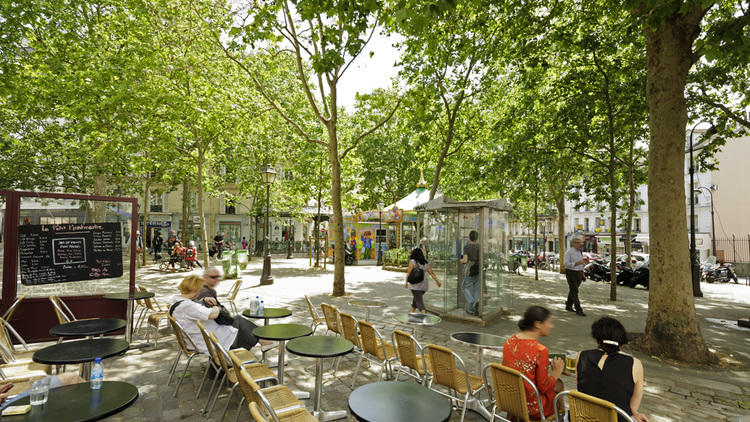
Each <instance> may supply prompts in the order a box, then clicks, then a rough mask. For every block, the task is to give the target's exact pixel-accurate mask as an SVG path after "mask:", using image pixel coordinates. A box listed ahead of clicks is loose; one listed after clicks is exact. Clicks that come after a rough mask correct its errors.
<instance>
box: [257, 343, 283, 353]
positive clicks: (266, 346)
mask: <svg viewBox="0 0 750 422" xmlns="http://www.w3.org/2000/svg"><path fill="white" fill-rule="evenodd" d="M275 347H279V342H278V341H274V342H272V343H270V344H264V345H261V346H260V351H261V352H267V351H269V350H271V349H273V348H275Z"/></svg>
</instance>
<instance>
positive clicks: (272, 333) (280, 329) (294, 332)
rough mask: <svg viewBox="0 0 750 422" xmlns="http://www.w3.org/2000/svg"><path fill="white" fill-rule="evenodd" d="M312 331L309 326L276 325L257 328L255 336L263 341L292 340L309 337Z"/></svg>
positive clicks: (254, 331)
mask: <svg viewBox="0 0 750 422" xmlns="http://www.w3.org/2000/svg"><path fill="white" fill-rule="evenodd" d="M310 334H312V330H311V329H310V327H308V326H307V325H301V324H274V325H266V326H263V327H257V328H256V329H254V330H253V335H254V336H255V337H258V338H262V339H263V340H276V341H279V340H282V341H283V340H291V339H293V338H297V337H304V336H309V335H310Z"/></svg>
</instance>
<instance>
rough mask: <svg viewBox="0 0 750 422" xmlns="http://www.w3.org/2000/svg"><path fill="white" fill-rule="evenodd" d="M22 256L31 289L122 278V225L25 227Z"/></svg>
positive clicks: (21, 233)
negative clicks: (48, 285) (73, 282)
mask: <svg viewBox="0 0 750 422" xmlns="http://www.w3.org/2000/svg"><path fill="white" fill-rule="evenodd" d="M18 255H19V266H20V270H21V283H23V284H24V285H27V286H29V285H39V284H51V283H65V282H69V281H80V280H93V279H98V278H112V277H120V276H122V233H121V231H120V224H119V223H94V224H40V225H22V226H19V227H18Z"/></svg>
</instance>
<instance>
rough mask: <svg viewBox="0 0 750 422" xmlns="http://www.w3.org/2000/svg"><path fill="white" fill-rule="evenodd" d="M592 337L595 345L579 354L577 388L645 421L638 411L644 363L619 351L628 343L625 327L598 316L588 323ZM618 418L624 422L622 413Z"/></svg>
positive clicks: (634, 417)
mask: <svg viewBox="0 0 750 422" xmlns="http://www.w3.org/2000/svg"><path fill="white" fill-rule="evenodd" d="M591 336H592V337H593V338H594V340H596V343H597V348H596V349H593V350H585V351H583V352H581V353H580V354H579V355H578V364H577V366H576V374H578V391H580V392H582V393H585V394H588V395H591V396H594V397H599V398H600V399H603V400H607V401H609V402H612V403H614V404H615V405H616V406H617V407H619V408H620V409H622V410H624V411H626V412H630V413H631V414H632V415H633V419H634V420H636V421H638V422H648V418H646V416H645V415H644V414H642V413H638V408H639V407H640V405H641V400H642V399H643V364H641V361H640V360H638V359H636V358H634V357H632V356H628V355H626V354H623V353H621V352H620V348H621V347H622V346H623V345H625V344H627V342H628V336H627V333H626V332H625V327H623V326H622V324H620V321H618V320H616V319H614V318H610V317H604V318H600V319H599V320H598V321H596V322H594V324H593V325H592V326H591ZM618 418H619V419H618V420H619V422H625V418H623V417H622V416H618Z"/></svg>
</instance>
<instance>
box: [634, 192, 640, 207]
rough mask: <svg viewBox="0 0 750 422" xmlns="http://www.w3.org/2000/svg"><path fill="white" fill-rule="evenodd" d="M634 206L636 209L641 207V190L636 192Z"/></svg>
mask: <svg viewBox="0 0 750 422" xmlns="http://www.w3.org/2000/svg"><path fill="white" fill-rule="evenodd" d="M634 208H635V209H636V210H640V209H641V193H640V192H637V193H636V194H635V207H634Z"/></svg>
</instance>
